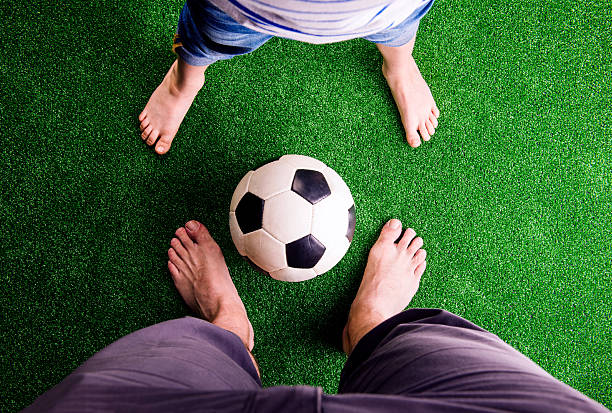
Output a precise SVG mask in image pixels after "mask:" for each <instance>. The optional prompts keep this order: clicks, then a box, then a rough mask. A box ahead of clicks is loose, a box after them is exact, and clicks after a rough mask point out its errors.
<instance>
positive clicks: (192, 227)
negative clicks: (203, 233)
mask: <svg viewBox="0 0 612 413" xmlns="http://www.w3.org/2000/svg"><path fill="white" fill-rule="evenodd" d="M185 226H186V227H187V229H188V230H189V231H195V230H196V229H198V224H197V223H196V222H195V221H189V222H188V223H187V225H185Z"/></svg>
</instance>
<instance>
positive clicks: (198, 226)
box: [185, 220, 212, 244]
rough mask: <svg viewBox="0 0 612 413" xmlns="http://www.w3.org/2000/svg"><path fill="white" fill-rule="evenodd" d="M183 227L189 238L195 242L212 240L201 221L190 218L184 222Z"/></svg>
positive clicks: (200, 242)
mask: <svg viewBox="0 0 612 413" xmlns="http://www.w3.org/2000/svg"><path fill="white" fill-rule="evenodd" d="M185 228H186V229H187V235H189V238H191V240H192V241H193V242H195V243H197V244H202V243H204V242H206V241H211V240H212V237H211V236H210V232H208V229H207V228H206V227H205V226H204V224H202V223H201V222H198V221H195V220H191V221H189V222H187V224H185Z"/></svg>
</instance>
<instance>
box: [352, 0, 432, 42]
mask: <svg viewBox="0 0 612 413" xmlns="http://www.w3.org/2000/svg"><path fill="white" fill-rule="evenodd" d="M433 3H434V0H430V1H428V2H427V3H425V4H424V5H422V6H421V7H419V8H418V9H417V10H415V11H414V13H412V15H410V16H409V17H408V18H407V19H406V20H404V21H403V22H402V23H400V24H398V25H397V26H395V27H392V28H390V29H387V30H383V31H382V32H378V33H374V34H371V35H369V36H365V37H364V39H366V40H369V41H371V42H373V43H376V44H381V45H383V46H388V47H400V46H403V45H405V44H407V43H408V42H410V41H411V40H412V39H413V38H414V36H416V33H417V30H418V29H419V23H420V22H421V19H422V18H423V17H424V16H425V15H426V14H427V12H428V11H429V9H431V6H433Z"/></svg>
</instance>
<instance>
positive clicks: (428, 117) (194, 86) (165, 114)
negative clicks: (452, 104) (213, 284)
mask: <svg viewBox="0 0 612 413" xmlns="http://www.w3.org/2000/svg"><path fill="white" fill-rule="evenodd" d="M414 41H415V38H413V39H412V40H411V41H410V42H409V43H407V44H405V45H404V46H400V47H388V46H383V45H381V44H377V45H376V46H377V47H378V50H380V53H381V54H382V56H383V60H384V61H383V66H382V72H383V75H384V77H385V79H386V80H387V84H388V85H389V88H390V89H391V93H392V94H393V98H394V99H395V104H396V105H397V109H398V110H399V113H400V116H401V118H402V124H403V125H404V129H405V131H406V140H407V141H408V144H409V145H410V146H412V147H413V148H416V147H417V146H419V145H420V144H421V138H422V139H423V140H424V141H428V140H429V139H431V135H433V134H434V132H435V130H436V128H437V127H438V117H439V116H440V111H439V110H438V107H437V106H436V102H435V101H434V99H433V96H432V95H431V91H430V90H429V86H427V82H425V80H424V79H423V76H421V72H420V71H419V68H418V66H417V64H416V62H415V61H414V59H413V58H412V50H413V48H414ZM207 68H208V66H192V65H189V64H187V63H185V62H184V61H183V60H182V59H181V58H180V57H179V58H178V59H177V60H176V61H175V62H174V63H173V64H172V66H171V67H170V70H168V73H166V76H165V77H164V80H163V81H162V82H161V84H160V85H159V86H158V87H157V89H155V91H154V92H153V94H152V95H151V98H149V101H148V102H147V105H146V106H145V108H144V110H143V111H142V113H141V114H140V115H139V116H138V120H139V121H140V130H141V132H142V134H141V137H142V139H143V141H145V142H146V144H147V145H149V146H153V147H154V148H155V152H157V153H158V154H160V155H163V154H165V153H167V152H168V150H169V149H170V146H171V145H172V141H173V140H174V137H175V135H176V132H177V131H178V129H179V127H180V126H181V123H182V122H183V119H184V118H185V115H186V114H187V111H188V110H189V107H190V106H191V104H192V102H193V99H194V98H195V96H196V95H197V94H198V91H199V90H200V89H201V88H202V86H203V85H204V72H205V71H206V69H207ZM419 135H420V136H419Z"/></svg>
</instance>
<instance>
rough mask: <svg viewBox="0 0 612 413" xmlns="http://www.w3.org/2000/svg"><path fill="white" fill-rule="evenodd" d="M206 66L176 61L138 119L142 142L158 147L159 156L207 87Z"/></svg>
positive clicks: (156, 150)
mask: <svg viewBox="0 0 612 413" xmlns="http://www.w3.org/2000/svg"><path fill="white" fill-rule="evenodd" d="M206 67H208V66H191V65H188V64H187V63H185V62H183V61H182V60H181V59H180V58H179V59H177V60H176V61H175V62H174V63H173V64H172V66H171V67H170V70H168V73H166V76H165V77H164V80H163V81H162V82H161V84H160V85H159V86H158V87H157V89H155V92H153V94H152V95H151V97H150V98H149V101H148V102H147V105H146V106H145V108H144V110H143V111H142V113H141V114H140V115H139V116H138V120H139V121H140V130H141V131H142V135H141V137H142V139H143V140H144V141H145V142H146V144H147V145H149V146H153V145H155V152H157V153H158V154H160V155H163V154H165V153H166V152H168V150H169V149H170V145H171V144H172V141H173V140H174V136H175V135H176V132H177V131H178V129H179V126H181V122H183V118H185V114H187V111H188V110H189V107H190V106H191V103H192V102H193V99H194V98H195V96H196V95H197V94H198V91H199V90H200V89H201V88H202V86H203V85H204V71H205V70H206ZM156 143H157V144H156Z"/></svg>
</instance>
